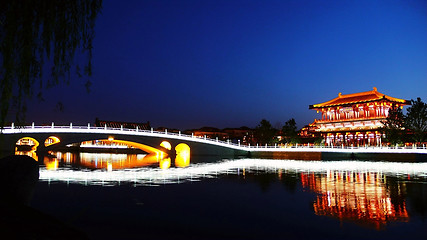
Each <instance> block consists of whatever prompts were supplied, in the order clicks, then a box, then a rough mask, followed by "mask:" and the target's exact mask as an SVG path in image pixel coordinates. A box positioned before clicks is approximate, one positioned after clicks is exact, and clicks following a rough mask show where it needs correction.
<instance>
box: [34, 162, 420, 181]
mask: <svg viewBox="0 0 427 240" xmlns="http://www.w3.org/2000/svg"><path fill="white" fill-rule="evenodd" d="M278 170H285V171H295V172H310V173H328V172H331V171H334V172H336V171H338V172H340V171H341V172H346V171H353V172H360V173H366V172H378V173H381V174H386V175H387V174H391V175H395V176H396V175H397V176H398V175H405V176H406V175H407V176H412V177H414V176H417V177H427V163H397V162H360V161H330V162H319V161H294V160H266V159H239V160H225V161H222V162H218V163H203V164H192V165H190V166H188V167H187V168H169V169H158V168H135V169H119V170H113V171H110V172H108V171H105V170H104V171H103V170H95V171H88V170H71V169H67V168H58V169H57V170H56V171H48V170H46V169H45V168H41V169H40V180H41V181H49V182H51V181H59V182H61V181H67V182H72V183H82V184H94V185H98V184H101V185H116V184H120V183H123V182H129V183H133V184H135V185H153V184H154V185H157V184H169V183H181V182H185V181H200V180H201V179H203V178H216V177H218V176H219V175H222V174H235V175H240V174H242V173H248V172H253V171H263V172H274V173H277V172H278Z"/></svg>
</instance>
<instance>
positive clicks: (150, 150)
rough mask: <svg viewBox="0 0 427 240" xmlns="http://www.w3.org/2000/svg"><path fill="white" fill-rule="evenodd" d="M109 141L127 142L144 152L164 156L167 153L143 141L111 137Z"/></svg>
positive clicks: (126, 143)
mask: <svg viewBox="0 0 427 240" xmlns="http://www.w3.org/2000/svg"><path fill="white" fill-rule="evenodd" d="M101 141H107V140H101ZM108 141H109V142H112V143H120V144H125V145H128V146H132V147H134V148H139V149H141V150H142V151H144V152H147V153H155V154H156V155H158V156H162V157H163V156H166V155H167V154H166V153H165V152H163V151H161V150H159V149H157V148H153V147H150V146H147V145H145V144H142V143H136V142H131V141H124V140H116V139H112V138H109V139H108Z"/></svg>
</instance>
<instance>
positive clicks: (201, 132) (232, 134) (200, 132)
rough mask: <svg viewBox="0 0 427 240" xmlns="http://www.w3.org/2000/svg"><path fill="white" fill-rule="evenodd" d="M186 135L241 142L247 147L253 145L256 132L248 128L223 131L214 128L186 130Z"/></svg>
mask: <svg viewBox="0 0 427 240" xmlns="http://www.w3.org/2000/svg"><path fill="white" fill-rule="evenodd" d="M184 133H185V134H188V135H191V134H193V135H194V136H196V137H202V138H203V137H206V138H211V139H216V138H218V140H222V141H226V140H230V141H231V142H234V143H239V142H240V143H241V144H245V145H248V144H253V142H254V130H253V129H250V128H248V127H240V128H224V129H222V130H221V129H218V128H214V127H202V128H200V129H191V130H186V131H184Z"/></svg>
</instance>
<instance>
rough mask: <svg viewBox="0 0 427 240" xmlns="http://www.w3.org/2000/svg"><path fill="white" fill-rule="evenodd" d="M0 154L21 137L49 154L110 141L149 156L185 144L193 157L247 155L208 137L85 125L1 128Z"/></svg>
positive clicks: (235, 147) (241, 150) (239, 149)
mask: <svg viewBox="0 0 427 240" xmlns="http://www.w3.org/2000/svg"><path fill="white" fill-rule="evenodd" d="M1 132H2V134H1V135H0V145H1V148H0V151H4V152H11V151H15V145H16V143H17V141H18V140H20V139H22V138H30V139H32V140H33V141H34V140H35V142H36V145H37V146H36V147H37V151H49V150H51V149H54V148H55V147H65V146H66V145H69V144H73V143H81V142H84V141H92V140H110V141H112V142H119V143H124V144H128V145H131V146H133V147H136V148H140V149H141V150H143V151H145V152H148V153H151V152H154V153H156V152H159V151H162V152H164V153H167V154H174V148H175V147H176V146H177V145H178V144H180V143H185V144H187V145H188V146H189V147H190V149H191V154H192V155H193V154H194V155H215V156H224V157H226V156H229V157H236V156H248V154H249V152H248V150H247V149H245V147H243V146H239V145H237V144H233V143H228V142H223V141H218V140H215V139H209V138H200V137H195V136H191V135H184V134H181V133H178V134H177V133H168V132H167V131H165V132H157V131H146V130H138V129H124V128H107V127H91V126H90V125H88V126H84V127H82V126H72V125H71V124H70V126H53V125H52V126H34V125H33V126H26V127H19V128H18V127H14V126H12V127H5V128H4V129H3V130H1ZM49 138H51V139H56V141H54V142H55V143H54V144H50V145H49V144H48V145H45V142H46V140H47V139H49ZM163 141H167V142H169V143H170V144H171V147H172V148H171V150H168V149H166V148H164V147H162V146H160V144H161V143H162V142H163Z"/></svg>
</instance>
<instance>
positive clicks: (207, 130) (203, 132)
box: [184, 127, 228, 140]
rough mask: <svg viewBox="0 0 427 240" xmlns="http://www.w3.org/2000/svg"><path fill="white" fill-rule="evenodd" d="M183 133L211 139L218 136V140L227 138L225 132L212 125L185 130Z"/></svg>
mask: <svg viewBox="0 0 427 240" xmlns="http://www.w3.org/2000/svg"><path fill="white" fill-rule="evenodd" d="M184 133H185V134H188V135H191V134H193V135H194V136H195V137H207V138H212V139H216V138H218V140H227V139H228V134H227V133H224V132H222V131H221V130H220V129H218V128H214V127H202V128H200V129H192V130H186V131H185V132H184Z"/></svg>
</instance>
